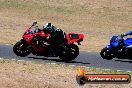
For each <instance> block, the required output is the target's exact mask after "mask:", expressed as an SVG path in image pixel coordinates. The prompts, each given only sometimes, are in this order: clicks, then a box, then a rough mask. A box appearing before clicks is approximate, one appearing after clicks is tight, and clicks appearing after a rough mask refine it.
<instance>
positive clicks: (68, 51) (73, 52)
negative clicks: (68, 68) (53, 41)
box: [59, 44, 79, 62]
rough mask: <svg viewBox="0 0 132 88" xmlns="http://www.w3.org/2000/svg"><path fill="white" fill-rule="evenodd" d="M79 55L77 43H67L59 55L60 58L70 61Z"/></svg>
mask: <svg viewBox="0 0 132 88" xmlns="http://www.w3.org/2000/svg"><path fill="white" fill-rule="evenodd" d="M78 55H79V48H78V46H77V45H75V44H70V45H67V46H66V47H65V48H64V49H63V50H62V52H61V53H60V55H59V58H60V59H61V60H62V61H64V62H70V61H72V60H74V59H75V58H76V57H77V56H78Z"/></svg>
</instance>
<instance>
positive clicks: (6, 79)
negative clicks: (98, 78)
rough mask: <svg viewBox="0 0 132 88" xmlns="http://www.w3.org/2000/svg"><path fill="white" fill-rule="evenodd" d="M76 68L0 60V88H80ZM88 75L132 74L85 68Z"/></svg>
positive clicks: (94, 87)
mask: <svg viewBox="0 0 132 88" xmlns="http://www.w3.org/2000/svg"><path fill="white" fill-rule="evenodd" d="M77 68H78V66H74V67H73V66H69V65H64V64H48V63H41V62H35V61H17V60H9V59H1V60H0V88H80V86H79V85H78V84H77V83H76V75H77ZM86 70H87V73H89V74H92V73H94V74H107V73H109V74H120V73H123V74H130V75H132V72H126V71H115V70H105V69H100V68H93V67H90V68H86ZM131 86H132V84H131V83H130V84H86V85H84V86H81V88H112V87H114V88H122V87H123V88H130V87H131Z"/></svg>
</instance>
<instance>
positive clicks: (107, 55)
mask: <svg viewBox="0 0 132 88" xmlns="http://www.w3.org/2000/svg"><path fill="white" fill-rule="evenodd" d="M100 55H101V57H102V58H103V59H107V60H112V59H113V54H112V53H111V52H110V50H109V49H108V48H107V47H105V48H103V49H102V50H101V52H100Z"/></svg>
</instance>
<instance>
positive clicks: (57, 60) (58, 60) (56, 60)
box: [28, 57, 90, 64]
mask: <svg viewBox="0 0 132 88" xmlns="http://www.w3.org/2000/svg"><path fill="white" fill-rule="evenodd" d="M28 58H33V59H41V60H47V61H55V62H63V61H62V60H60V59H49V58H40V57H28ZM63 63H80V64H90V63H87V62H86V63H84V62H80V61H70V62H63Z"/></svg>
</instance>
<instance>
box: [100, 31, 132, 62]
mask: <svg viewBox="0 0 132 88" xmlns="http://www.w3.org/2000/svg"><path fill="white" fill-rule="evenodd" d="M128 35H132V31H128V32H126V33H124V34H120V35H117V36H113V37H112V38H111V40H110V44H109V45H107V46H106V47H105V48H103V49H102V50H101V52H100V55H101V57H102V58H103V59H107V60H112V59H113V58H118V59H132V38H126V39H125V37H126V36H128Z"/></svg>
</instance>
